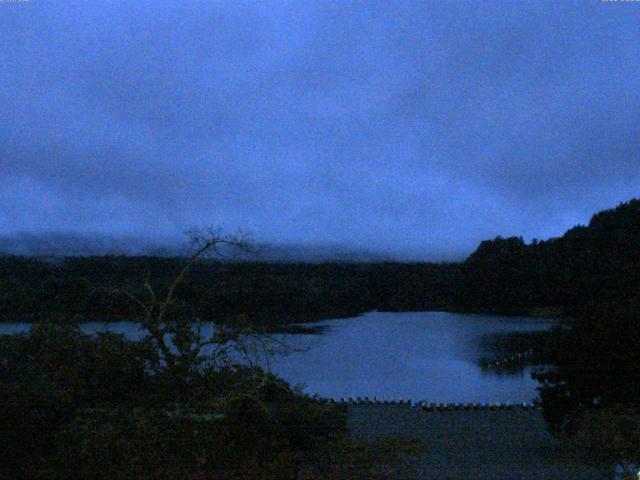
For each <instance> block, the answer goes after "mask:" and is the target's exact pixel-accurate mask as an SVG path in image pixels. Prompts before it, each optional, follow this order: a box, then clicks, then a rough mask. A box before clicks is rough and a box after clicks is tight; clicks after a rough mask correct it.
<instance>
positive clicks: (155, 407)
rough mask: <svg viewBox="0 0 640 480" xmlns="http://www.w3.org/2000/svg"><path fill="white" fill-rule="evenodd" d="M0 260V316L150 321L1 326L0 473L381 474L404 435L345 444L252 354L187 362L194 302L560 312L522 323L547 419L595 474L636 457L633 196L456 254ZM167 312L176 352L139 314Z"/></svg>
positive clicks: (227, 314) (209, 312)
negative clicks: (87, 332)
mask: <svg viewBox="0 0 640 480" xmlns="http://www.w3.org/2000/svg"><path fill="white" fill-rule="evenodd" d="M0 262H1V266H2V268H1V269H0V311H2V312H3V313H2V314H3V319H4V320H25V319H34V320H53V321H59V320H62V321H63V322H62V323H65V322H71V323H73V321H84V320H90V319H100V320H104V319H127V320H135V319H143V320H142V321H143V323H145V325H146V326H147V328H148V329H149V328H150V332H151V335H150V336H149V337H147V339H146V340H145V341H143V342H140V343H132V342H128V341H126V340H124V339H123V338H121V337H117V336H113V335H99V336H97V337H95V338H89V337H86V336H84V335H83V334H82V333H81V332H80V331H79V330H78V329H77V328H76V327H75V326H73V325H59V324H58V325H57V326H51V325H48V326H46V325H42V326H38V327H36V328H34V329H32V331H31V333H29V334H23V335H18V336H13V337H9V336H7V337H3V338H1V339H0V422H1V425H0V430H1V431H2V432H3V435H2V436H1V437H0V442H2V443H3V444H2V445H0V455H2V457H1V458H0V468H2V470H0V476H4V477H8V478H34V477H36V478H38V477H39V478H51V479H55V478H73V475H74V474H73V473H72V474H70V472H77V473H75V475H76V478H184V479H187V478H212V479H214V478H216V479H222V478H257V479H260V478H264V479H270V478H273V479H289V478H290V479H311V478H344V479H347V478H376V475H378V476H382V478H386V477H385V475H386V473H384V472H387V471H388V470H389V469H392V468H394V467H396V466H398V465H402V460H403V459H406V457H405V456H404V455H405V454H406V453H411V452H412V450H411V449H412V448H413V446H411V445H402V444H387V445H385V444H378V445H375V446H365V447H362V446H359V445H356V444H353V443H351V442H349V441H348V440H347V435H346V426H345V425H346V424H345V420H344V412H341V411H340V409H339V407H334V406H327V405H324V404H322V403H321V402H318V401H316V400H314V399H309V398H306V397H304V396H302V395H299V394H296V393H295V392H293V391H292V390H291V389H290V388H289V386H288V385H286V384H285V383H284V382H282V381H280V380H278V379H277V378H274V377H272V376H270V375H268V374H265V373H264V372H261V371H259V370H256V369H253V368H246V367H240V366H238V365H234V364H233V363H229V362H223V363H215V362H213V363H211V362H208V361H207V362H205V363H198V364H197V365H196V364H194V363H193V362H194V361H195V359H196V358H199V357H198V352H199V350H197V349H196V350H194V349H193V348H192V347H190V346H189V345H192V344H193V340H194V339H193V338H192V337H191V336H190V335H191V334H190V333H189V332H191V329H190V328H187V327H185V326H186V325H190V324H191V323H189V322H191V321H192V320H193V319H196V318H202V319H214V320H218V321H220V322H221V323H223V324H224V325H227V326H228V328H230V329H232V331H238V329H240V331H241V330H242V329H243V328H248V327H251V328H252V329H253V328H255V326H267V327H273V326H277V325H280V324H282V323H283V322H284V323H286V322H291V321H294V320H295V321H300V320H312V319H318V318H327V317H334V316H345V315H353V314H355V313H358V312H362V311H366V310H370V309H374V308H377V309H379V310H433V309H446V310H458V311H474V312H479V311H486V312H501V313H520V314H522V313H531V312H537V313H549V314H558V313H562V314H564V315H565V316H570V317H571V321H570V322H567V323H566V324H565V325H563V326H561V327H559V328H558V330H556V331H555V332H554V334H553V337H552V338H551V339H549V338H547V337H545V338H538V339H536V340H535V341H536V342H537V345H538V347H537V350H536V354H538V355H544V359H545V362H548V363H549V364H550V365H551V366H550V367H549V368H547V369H546V370H545V371H543V372H541V373H539V374H537V375H536V378H537V379H538V381H539V382H540V384H541V388H540V404H541V405H542V407H543V414H544V417H545V420H546V421H547V423H548V425H549V427H550V429H551V431H552V432H554V433H555V434H556V435H557V436H558V437H559V438H562V439H563V440H564V441H565V442H566V443H567V444H568V445H571V446H573V448H575V450H576V452H577V453H579V454H581V455H583V457H584V459H585V461H588V462H590V463H591V464H592V465H593V466H594V467H596V468H598V469H599V470H600V471H602V472H603V475H604V477H606V478H614V476H615V471H616V469H620V468H623V469H625V470H626V471H627V472H628V473H632V472H634V469H635V468H637V465H640V376H639V375H638V372H639V371H640V308H639V303H640V302H639V294H640V268H639V266H640V201H638V200H633V201H631V202H628V203H626V204H622V205H620V206H619V207H617V208H616V209H613V210H608V211H604V212H601V213H599V214H597V215H595V216H594V217H593V218H592V220H591V222H590V224H589V226H587V227H576V228H574V229H572V230H570V231H568V232H567V233H566V234H565V235H564V236H563V237H561V238H557V239H551V240H548V241H544V242H537V241H534V242H532V243H531V244H530V245H526V244H525V243H524V242H523V241H522V240H521V239H519V238H510V239H501V238H498V239H496V240H493V241H487V242H483V243H482V244H481V245H480V247H479V248H478V249H477V251H476V252H474V253H473V254H472V255H471V256H470V257H469V258H468V259H467V260H466V262H464V263H462V264H450V265H446V264H442V265H440V264H408V265H407V264H321V265H297V264H257V263H242V264H227V263H219V262H211V261H209V262H199V263H194V264H193V265H189V264H188V263H187V261H186V260H185V259H159V258H128V257H100V258H71V259H64V260H62V261H60V262H58V263H56V264H51V263H46V262H44V261H41V260H37V259H26V258H18V257H6V256H5V257H2V258H1V260H0ZM185 267H189V268H190V275H189V276H185V277H184V278H183V279H182V281H181V282H179V285H178V286H177V288H176V289H175V292H173V293H172V295H171V298H170V299H171V301H170V302H167V303H166V304H163V303H160V304H158V303H157V302H156V297H155V296H154V295H151V298H152V299H153V302H152V304H151V305H155V306H153V307H151V308H150V310H149V312H148V313H149V315H147V317H146V318H147V320H146V321H145V320H144V318H145V317H144V316H142V315H141V305H140V304H136V302H135V301H133V302H132V301H131V300H132V298H133V299H135V298H142V296H143V295H146V293H145V292H146V291H152V292H156V291H157V292H162V291H167V290H170V291H172V290H173V289H172V288H171V285H172V282H173V281H174V279H175V278H176V277H177V276H180V272H182V271H183V270H184V269H185ZM124 287H126V289H125V288H124ZM125 292H126V294H125ZM173 294H175V295H173ZM145 298H146V297H145ZM167 298H169V297H167ZM158 305H160V312H161V313H162V315H160V317H158V316H157V315H156V314H157V313H158V308H157V306H158ZM163 305H164V307H163ZM147 306H148V305H147ZM142 309H143V310H144V306H143V308H142ZM165 314H166V316H165V318H167V319H171V322H174V326H172V327H171V328H172V329H173V330H171V331H170V332H169V333H172V334H173V335H178V337H177V339H178V340H179V344H180V345H182V348H181V349H180V348H179V351H180V352H181V354H180V355H178V356H177V357H175V358H173V357H171V356H167V355H168V353H167V351H166V349H165V350H164V351H163V349H162V348H159V347H161V346H162V345H161V340H160V339H162V338H164V337H163V332H165V333H166V331H165V330H160V327H159V326H160V325H163V323H162V322H155V323H154V322H153V321H149V319H153V318H155V319H158V318H161V317H162V316H163V315H165ZM181 322H182V323H181ZM185 322H186V323H185ZM162 328H164V327H162ZM154 329H155V330H154ZM154 331H155V334H154ZM529 340H531V339H529ZM221 341H222V342H224V341H225V340H224V339H222V340H220V339H218V340H217V343H218V344H220V342H221ZM520 341H522V342H525V343H526V341H525V340H524V339H520V338H515V337H514V338H511V339H510V340H508V339H507V341H506V342H505V344H506V343H512V344H513V343H514V342H520ZM534 343H535V342H534ZM505 344H503V345H501V344H500V343H496V344H494V345H493V347H494V348H495V349H497V350H500V349H501V348H508V347H506V346H505ZM194 352H195V355H194ZM163 355H164V357H162V356H163ZM158 356H160V357H158ZM159 358H160V361H159ZM162 358H164V360H162ZM209 360H210V359H209ZM413 453H415V450H414V451H413ZM70 475H71V476H70Z"/></svg>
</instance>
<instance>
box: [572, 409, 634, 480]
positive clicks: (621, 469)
mask: <svg viewBox="0 0 640 480" xmlns="http://www.w3.org/2000/svg"><path fill="white" fill-rule="evenodd" d="M577 424H578V426H577V429H576V431H575V432H573V433H572V434H570V435H564V438H563V439H564V440H565V444H566V445H567V446H569V448H570V450H571V451H573V452H574V453H576V454H577V455H578V456H579V457H580V458H581V459H582V461H584V462H585V463H586V464H587V465H590V466H592V467H594V468H595V469H597V470H598V471H600V472H601V473H602V474H603V476H604V478H607V479H611V480H613V479H623V480H636V479H637V473H638V471H639V470H640V412H638V411H637V410H632V409H625V408H606V409H599V410H595V411H590V412H587V413H584V414H582V415H581V416H580V418H579V419H578V421H577Z"/></svg>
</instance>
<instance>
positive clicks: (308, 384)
mask: <svg viewBox="0 0 640 480" xmlns="http://www.w3.org/2000/svg"><path fill="white" fill-rule="evenodd" d="M305 325H312V326H321V327H323V328H324V331H323V333H321V334H316V335H309V334H279V335H277V336H276V338H278V339H279V340H283V341H284V342H286V343H287V344H288V345H291V346H292V347H294V348H295V349H296V351H293V352H291V353H288V354H286V355H278V356H276V357H275V358H273V359H272V361H271V368H272V370H273V371H274V372H275V373H277V374H278V375H280V376H281V377H282V378H284V379H285V380H287V381H288V382H290V383H291V384H293V385H295V384H302V385H303V386H304V391H305V392H306V393H309V394H314V393H315V394H318V395H320V396H322V397H332V398H341V397H345V398H346V397H370V398H373V397H377V398H378V399H388V400H397V399H408V400H413V401H428V402H508V403H515V402H530V401H532V400H533V399H534V398H535V397H536V387H537V382H535V381H534V380H532V379H531V377H530V374H531V368H530V367H527V368H524V369H523V370H522V371H521V372H519V373H516V374H511V375H505V374H496V373H493V372H490V371H484V370H482V369H481V368H480V367H479V365H478V360H479V359H480V358H481V357H482V356H483V354H485V352H483V350H482V338H483V337H485V336H486V335H490V334H499V333H508V332H521V331H536V330H545V329H548V328H550V327H551V325H552V322H549V321H542V320H540V319H534V318H525V317H501V316H496V315H468V314H458V313H446V312H410V313H407V312H401V313H395V312H394V313H389V312H369V313H366V314H363V315H361V316H358V317H355V318H346V319H338V320H325V321H321V322H315V323H311V324H305ZM82 327H83V329H84V330H85V331H86V332H90V333H92V332H97V331H105V330H108V331H113V332H117V333H122V334H124V335H125V336H126V337H128V338H137V337H138V336H139V334H140V333H139V330H138V326H137V324H136V323H133V322H113V323H99V322H92V323H86V324H83V326H82ZM28 328H29V324H25V323H5V324H0V333H16V332H19V331H25V330H27V329H28Z"/></svg>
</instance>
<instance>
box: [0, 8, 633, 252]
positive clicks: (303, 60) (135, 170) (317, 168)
mask: <svg viewBox="0 0 640 480" xmlns="http://www.w3.org/2000/svg"><path fill="white" fill-rule="evenodd" d="M631 7H634V6H633V5H631V6H630V5H622V4H621V5H618V4H601V3H599V4H595V3H594V4H582V5H577V6H576V5H568V4H557V5H552V4H546V3H545V4H538V3H531V4H526V3H518V4H513V3H512V2H491V4H486V3H477V2H455V3H425V2H409V1H398V2H382V1H381V2H355V1H354V2H351V1H341V2H329V1H323V2H313V1H309V2H215V3H211V2H196V1H190V2H180V3H178V2H163V1H154V2H151V1H148V2H117V3H113V2H91V3H90V4H77V3H74V2H44V1H43V2H25V3H19V4H6V5H0V9H2V12H0V13H2V15H0V41H1V42H2V44H3V46H6V48H5V47H3V49H2V50H1V51H0V62H1V63H2V65H4V66H6V67H5V68H3V69H2V70H1V71H0V125H2V128H1V129H0V146H1V150H0V152H1V153H0V180H1V182H0V201H2V203H3V205H5V207H4V208H3V209H2V210H0V231H2V232H3V233H7V234H10V233H14V232H18V231H44V230H71V231H75V232H88V231H99V232H104V233H114V234H136V235H145V236H149V237H156V238H158V237H161V238H167V237H175V236H176V235H179V234H180V232H182V231H183V230H185V229H186V228H187V227H189V226H190V225H194V224H205V223H218V224H221V225H222V226H224V227H226V228H231V229H232V228H235V227H238V226H240V227H244V228H248V229H252V230H253V231H254V232H255V235H256V237H258V238H260V239H264V240H267V241H276V242H282V243H292V242H294V243H295V242H318V243H333V244H335V243H339V244H346V245H349V246H353V247H367V248H374V249H381V250H391V251H393V252H394V253H396V254H399V255H407V256H411V257H413V258H424V259H439V258H454V257H459V256H462V255H464V254H466V253H468V252H469V251H470V250H471V249H473V248H474V247H475V245H476V244H477V243H478V242H479V241H480V240H482V239H484V238H487V237H493V236H495V235H498V234H502V235H523V236H525V237H526V238H531V237H546V236H550V235H558V234H561V233H562V232H563V231H564V230H565V229H567V228H569V227H571V226H573V224H575V223H576V222H586V221H588V218H589V216H590V215H591V213H593V212H595V211H596V210H598V209H601V208H605V207H610V206H613V205H615V204H616V203H618V202H619V201H622V200H627V199H628V198H630V197H632V196H634V195H637V192H638V187H639V186H640V177H639V176H638V173H639V172H638V166H640V158H639V156H640V154H639V153H638V152H639V151H640V150H639V148H638V147H639V146H640V145H639V139H640V135H639V134H640V132H639V131H638V128H639V127H638V125H640V123H639V122H638V120H639V116H640V102H639V100H640V98H638V97H639V96H640V94H639V93H638V91H637V88H634V86H635V82H634V79H636V78H638V75H639V74H640V58H639V57H638V56H637V54H636V52H637V51H638V50H639V49H640V45H639V43H640V33H639V32H638V30H637V28H636V27H637V22H638V20H639V19H640V18H639V17H640V10H638V9H637V8H631Z"/></svg>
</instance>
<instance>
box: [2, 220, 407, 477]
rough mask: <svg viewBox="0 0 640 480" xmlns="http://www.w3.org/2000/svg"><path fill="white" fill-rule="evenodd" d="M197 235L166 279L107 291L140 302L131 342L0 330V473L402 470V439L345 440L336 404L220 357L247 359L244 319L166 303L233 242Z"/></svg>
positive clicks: (49, 330)
mask: <svg viewBox="0 0 640 480" xmlns="http://www.w3.org/2000/svg"><path fill="white" fill-rule="evenodd" d="M202 235H203V233H202V232H200V231H199V232H195V235H194V237H193V239H194V243H195V245H196V248H195V253H194V254H193V256H192V257H190V258H189V259H188V260H187V261H186V263H183V264H181V266H180V268H179V269H178V270H177V272H176V273H175V275H174V277H173V279H172V280H171V281H170V282H168V283H167V284H165V285H161V286H160V287H158V286H157V285H153V284H152V282H151V280H150V277H149V276H146V277H145V279H144V280H143V285H142V287H143V292H145V294H146V296H145V297H142V296H141V295H140V294H139V292H132V291H131V290H130V289H116V288H111V289H108V290H107V292H108V293H109V294H110V295H112V296H114V297H115V298H122V297H125V298H126V299H128V300H129V301H131V302H132V303H134V304H135V305H137V306H138V307H139V310H138V314H139V315H140V317H139V320H140V322H141V327H142V329H143V331H144V332H145V333H146V335H145V336H144V337H143V339H142V340H140V341H137V342H134V341H128V340H125V339H124V338H123V337H122V336H117V335H113V334H99V335H96V336H90V335H87V334H84V333H83V332H82V331H81V330H80V329H79V327H78V326H77V325H74V324H73V323H72V322H70V321H69V319H68V318H66V317H65V318H64V321H62V322H60V321H58V322H57V323H55V324H47V323H43V324H36V325H34V326H33V328H32V330H31V331H30V332H29V333H26V334H19V335H15V336H11V335H6V336H2V337H0V430H1V431H2V432H3V435H2V436H1V437H0V452H1V453H0V455H1V456H0V477H2V478H5V477H7V478H16V479H23V478H24V479H26V478H42V479H51V480H54V479H78V480H80V479H107V478H108V479H129V478H136V479H158V480H159V479H184V480H187V479H204V478H207V479H223V478H255V479H265V480H267V479H274V480H275V479H298V478H299V479H303V478H309V479H311V478H354V479H355V478H375V475H378V474H379V473H380V472H381V471H382V470H381V469H385V468H396V466H399V465H402V463H403V460H404V457H403V452H406V453H410V448H409V447H408V446H405V445H403V444H400V443H396V444H390V445H387V446H372V447H367V448H364V449H363V448H361V447H356V446H355V445H353V444H351V443H350V442H349V441H348V432H347V430H346V416H345V413H346V412H345V408H344V407H338V406H333V405H327V404H324V403H323V402H320V401H318V400H316V399H311V398H308V397H305V396H302V395H300V394H299V393H296V392H294V391H293V390H291V388H290V387H289V385H288V384H287V383H286V382H284V381H282V380H280V379H278V378H277V377H275V376H274V375H272V374H270V373H268V372H264V371H262V370H261V369H259V368H257V367H255V366H253V365H252V364H251V363H246V364H242V363H239V362H238V361H237V358H236V357H234V356H233V355H228V351H229V350H233V349H235V350H236V351H238V352H241V353H247V354H248V347H247V345H246V343H245V342H246V341H247V338H248V336H249V334H250V333H251V330H250V329H247V327H246V322H234V323H229V324H227V325H224V326H220V327H219V328H217V329H215V331H214V332H213V333H212V334H211V335H210V336H208V337H207V336H204V335H203V332H202V331H201V329H200V325H201V323H200V321H199V319H198V318H197V317H196V318H193V317H191V318H190V317H189V316H186V315H183V314H184V312H185V310H182V312H181V308H178V309H176V305H177V306H178V307H181V306H183V305H184V304H183V303H182V302H180V301H178V300H177V299H176V292H177V290H178V289H179V288H180V287H181V286H182V284H183V282H184V281H185V279H186V278H187V276H188V274H189V273H190V270H191V269H192V268H193V267H194V266H195V265H196V264H197V261H199V260H200V259H201V257H202V256H203V255H204V254H206V253H207V252H209V251H211V250H213V251H215V250H216V249H217V248H218V247H219V246H241V244H240V243H239V242H236V240H235V239H233V238H231V237H220V236H217V234H216V233H212V232H211V231H207V232H204V235H205V236H202ZM186 311H189V310H188V309H187V310H186ZM181 313H182V314H181ZM259 338H260V337H259ZM372 452H378V453H379V454H378V455H375V454H373V455H372ZM327 457H330V458H332V459H333V460H335V462H334V461H333V460H332V461H331V462H330V463H327V462H326V461H325V460H324V459H325V458H327ZM345 472H346V473H345Z"/></svg>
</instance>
